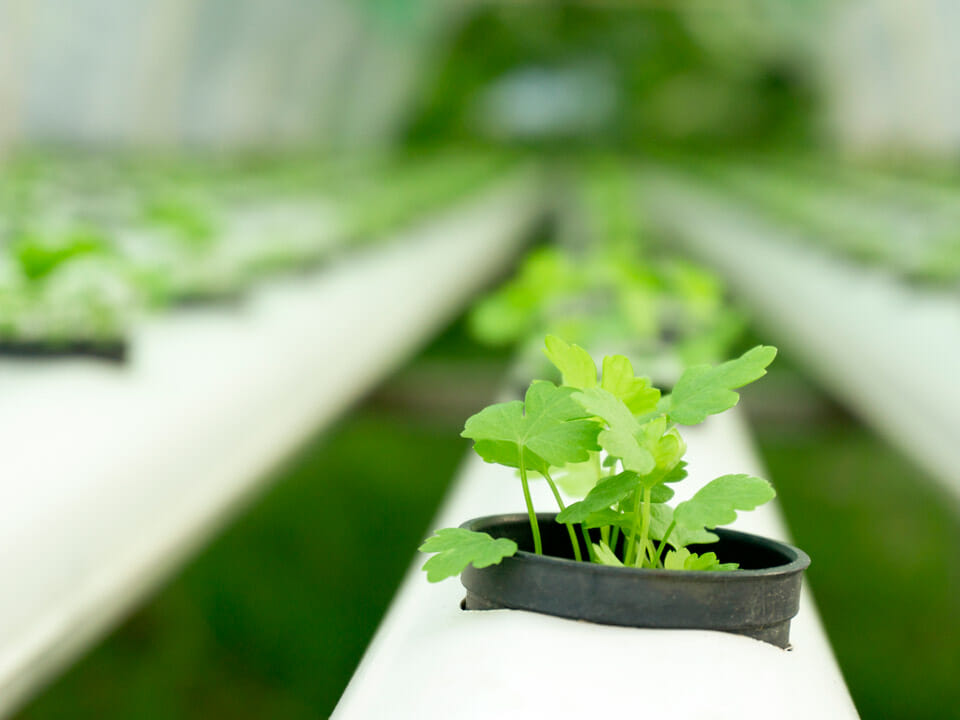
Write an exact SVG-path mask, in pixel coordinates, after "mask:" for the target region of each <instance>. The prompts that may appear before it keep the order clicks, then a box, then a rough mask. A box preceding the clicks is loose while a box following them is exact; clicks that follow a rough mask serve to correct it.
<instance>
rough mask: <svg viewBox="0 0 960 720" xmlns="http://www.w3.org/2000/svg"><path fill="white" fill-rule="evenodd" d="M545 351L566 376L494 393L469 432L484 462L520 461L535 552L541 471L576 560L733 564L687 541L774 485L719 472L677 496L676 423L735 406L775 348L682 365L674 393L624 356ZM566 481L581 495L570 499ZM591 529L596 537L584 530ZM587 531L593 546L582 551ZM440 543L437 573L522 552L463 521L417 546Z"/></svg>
mask: <svg viewBox="0 0 960 720" xmlns="http://www.w3.org/2000/svg"><path fill="white" fill-rule="evenodd" d="M545 353H546V355H547V358H548V359H549V360H550V362H551V363H552V364H553V365H554V366H555V367H556V368H557V369H558V370H559V372H560V374H561V376H562V384H561V385H559V386H558V385H555V384H554V383H552V382H549V381H546V380H534V381H533V383H531V385H530V387H529V389H528V390H527V392H526V395H525V397H524V399H523V400H522V401H521V400H512V401H509V402H503V403H497V404H494V405H491V406H489V407H487V408H484V409H483V410H481V411H480V412H479V413H477V414H476V415H473V416H472V417H470V418H469V419H468V420H467V422H466V425H465V427H464V430H463V433H462V436H463V437H466V438H470V439H472V440H473V441H474V446H473V449H474V450H475V451H476V452H477V454H478V455H480V457H481V458H483V460H485V461H486V462H490V463H497V464H500V465H505V466H507V467H510V468H515V469H516V470H517V472H518V473H519V479H520V485H521V488H522V491H523V498H524V503H525V505H526V509H527V513H528V514H529V517H530V530H531V534H532V538H533V551H534V552H535V553H536V554H538V555H541V554H543V546H542V542H541V537H540V528H539V525H538V523H537V517H536V513H535V511H534V507H533V500H532V497H531V493H530V482H531V480H532V479H533V478H534V477H542V478H543V479H544V480H545V481H546V483H547V484H548V486H549V487H550V490H551V492H552V494H553V496H554V498H555V500H556V503H557V506H558V509H559V514H558V515H557V516H556V521H557V522H559V523H562V524H564V525H566V527H567V531H568V534H569V536H570V544H571V551H572V555H573V557H574V559H575V560H577V561H589V562H594V563H599V564H602V565H611V566H621V567H622V566H626V567H634V568H660V569H667V570H702V571H727V570H736V569H737V567H738V566H737V564H736V563H732V562H721V561H720V560H719V559H718V558H717V556H716V554H715V553H713V552H702V553H696V552H692V551H691V550H690V549H689V546H692V545H703V544H709V543H712V542H716V541H717V540H718V538H717V535H716V534H714V533H712V532H711V530H712V529H713V528H716V527H718V526H721V525H727V524H729V523H732V522H734V521H735V520H736V519H737V512H738V511H742V510H753V509H754V508H756V507H757V506H759V505H762V504H763V503H765V502H767V501H769V500H771V499H773V497H774V496H775V494H776V493H775V492H774V490H773V488H772V487H771V485H770V483H768V482H767V481H766V480H764V479H762V478H758V477H753V476H751V475H746V474H735V475H723V476H722V477H718V478H716V479H714V480H712V481H710V482H709V483H707V484H706V485H704V486H703V487H702V488H701V489H700V490H699V491H697V492H696V493H695V494H694V495H693V497H691V498H690V499H689V500H686V501H684V502H680V503H677V504H676V505H674V506H671V505H670V504H669V502H670V500H671V499H672V498H673V496H674V490H673V486H674V485H675V484H676V483H678V482H680V481H682V480H683V479H684V478H686V476H687V470H686V463H685V462H684V460H683V456H684V453H685V452H686V449H687V446H686V443H685V442H684V440H683V437H682V436H681V435H680V432H679V429H678V428H679V426H683V425H697V424H699V423H702V422H703V421H704V420H706V418H707V417H708V416H710V415H714V414H717V413H721V412H723V411H725V410H728V409H730V408H732V407H733V406H734V405H736V404H737V402H738V400H739V394H738V393H737V392H735V391H736V389H737V388H740V387H743V386H744V385H747V384H749V383H751V382H753V381H754V380H757V379H759V378H760V377H762V376H763V375H765V374H766V368H767V366H768V365H769V364H770V363H771V362H772V361H773V359H774V357H775V356H776V353H777V350H776V348H774V347H770V346H762V345H761V346H757V347H755V348H753V349H751V350H748V351H747V352H746V353H744V354H743V355H741V356H740V357H738V358H736V359H734V360H729V361H727V362H725V363H722V364H720V365H717V366H710V365H695V366H692V367H689V368H687V369H686V370H685V371H684V372H683V374H682V375H681V376H680V379H679V380H678V381H677V383H676V385H675V386H674V388H673V391H672V392H671V393H670V394H669V395H663V394H661V391H660V390H659V389H658V388H656V387H653V386H652V385H651V383H650V380H649V379H648V378H646V377H638V376H636V375H635V374H634V371H633V367H632V365H631V363H630V361H629V360H628V359H627V358H626V357H624V356H623V355H611V356H607V357H605V358H604V359H603V363H602V374H601V375H600V377H599V378H598V373H597V368H596V365H595V363H594V361H593V358H592V357H591V356H590V354H589V353H588V352H587V351H586V350H584V349H583V348H581V347H579V346H577V345H571V344H568V343H566V342H565V341H563V340H561V339H560V338H558V337H555V336H548V337H547V339H546V348H545ZM560 487H563V489H564V490H566V491H567V493H568V495H570V496H573V497H579V498H580V499H578V500H576V501H575V502H572V503H570V504H566V503H565V502H564V500H563V496H562V495H561V493H560ZM591 529H593V530H595V532H594V535H593V536H591V535H590V533H589V531H590V530H591ZM578 535H580V536H581V537H582V538H583V540H584V547H585V548H586V549H587V553H588V556H586V557H585V556H584V555H585V553H584V552H583V551H582V550H581V547H580V542H579V540H578ZM420 550H421V552H424V553H435V554H434V555H433V557H431V558H430V559H428V560H427V562H426V563H425V564H424V566H423V569H424V570H425V571H426V573H427V579H428V580H430V581H431V582H437V581H440V580H443V579H445V578H448V577H453V576H456V575H459V574H460V572H462V571H463V569H464V568H466V566H467V565H469V564H471V563H472V564H473V566H474V567H476V568H483V567H487V566H490V565H494V564H497V563H499V562H500V561H501V560H502V559H503V558H505V557H509V556H511V555H514V554H515V553H516V552H517V551H518V546H517V544H516V543H515V542H514V541H513V540H510V539H508V538H494V537H492V536H490V535H489V534H487V533H481V532H475V531H472V530H467V529H464V528H444V529H441V530H437V531H436V532H435V534H434V535H433V536H432V537H430V538H428V539H427V540H426V541H425V542H424V543H423V545H421V547H420Z"/></svg>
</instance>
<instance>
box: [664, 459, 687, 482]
mask: <svg viewBox="0 0 960 720" xmlns="http://www.w3.org/2000/svg"><path fill="white" fill-rule="evenodd" d="M686 477H687V463H686V461H685V460H681V461H680V462H678V463H677V464H676V465H674V466H673V470H671V471H670V472H668V473H667V474H666V475H664V476H663V482H665V483H674V482H680V481H681V480H683V479H685V478H686Z"/></svg>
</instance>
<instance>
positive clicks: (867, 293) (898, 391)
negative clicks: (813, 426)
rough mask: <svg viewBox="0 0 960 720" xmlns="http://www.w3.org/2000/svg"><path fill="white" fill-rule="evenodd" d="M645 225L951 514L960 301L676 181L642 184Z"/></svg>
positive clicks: (959, 418) (956, 476) (668, 174)
mask: <svg viewBox="0 0 960 720" xmlns="http://www.w3.org/2000/svg"><path fill="white" fill-rule="evenodd" d="M642 202H644V204H645V205H646V206H648V208H649V211H650V213H651V215H652V217H653V221H654V222H655V223H657V224H658V225H660V226H662V227H666V228H669V229H672V230H673V231H674V232H675V234H676V235H677V237H678V239H679V240H680V241H681V242H683V243H684V244H685V245H686V246H687V248H688V249H689V250H690V251H691V252H692V253H693V254H694V255H696V256H698V257H700V258H701V259H702V260H703V261H705V262H706V263H708V264H710V265H711V266H713V267H714V268H716V269H717V271H719V272H720V273H721V274H722V275H724V276H725V277H726V278H727V279H728V281H729V283H730V285H731V287H732V288H733V289H734V290H735V291H736V292H737V293H738V294H739V295H740V296H741V297H742V299H743V300H744V301H745V303H746V304H747V305H748V306H749V307H750V308H751V311H752V312H753V314H754V316H755V317H756V319H757V321H758V322H760V323H761V324H762V325H763V326H764V328H765V329H766V332H767V334H768V335H769V336H770V337H771V338H773V339H774V340H775V341H776V342H778V343H779V344H781V345H782V346H783V347H784V348H785V349H786V350H788V351H789V352H790V353H791V355H792V356H794V357H796V358H798V359H800V360H801V361H803V363H804V365H805V367H807V368H809V370H810V371H811V372H812V373H814V374H815V376H816V377H817V379H818V380H819V381H820V382H822V383H823V385H824V387H826V388H827V389H828V390H829V391H830V392H831V393H832V394H833V395H834V396H836V397H837V398H839V399H841V400H842V401H843V402H845V403H846V404H847V405H848V406H849V407H850V408H851V409H853V410H854V411H856V412H857V413H858V414H859V415H860V416H861V417H862V418H863V419H864V420H865V421H866V422H867V423H869V424H870V425H872V426H873V427H874V428H875V429H876V430H877V431H878V432H880V433H881V434H883V435H884V436H885V437H886V438H887V439H888V440H889V441H890V442H891V443H892V444H894V445H896V446H897V447H899V449H900V450H901V451H903V452H904V453H906V454H907V455H909V456H911V457H912V458H913V460H914V461H915V462H916V463H917V464H918V465H920V466H921V467H924V468H925V469H927V470H928V471H929V472H930V473H932V475H933V476H934V477H935V478H937V479H939V480H940V481H941V483H942V484H943V486H944V487H945V488H946V489H947V491H948V492H949V493H950V495H951V497H952V498H953V500H954V501H955V502H956V503H957V506H958V510H960V443H958V442H957V428H960V380H958V370H960V302H958V301H957V295H956V291H955V290H953V291H950V290H938V289H926V288H922V287H917V286H911V285H908V284H906V283H904V282H902V281H900V280H898V279H897V278H896V277H895V276H893V275H891V274H890V273H887V272H885V271H884V270H882V269H878V268H868V267H863V266H860V265H857V264H855V263H852V262H849V261H846V260H844V259H842V258H839V257H836V256H833V255H831V254H829V253H827V252H825V251H823V250H821V249H818V248H816V247H811V246H810V244H809V243H806V242H804V239H803V238H802V237H801V236H799V235H798V234H797V232H796V231H790V230H787V229H785V228H783V227H780V226H778V225H776V224H775V223H773V222H770V221H765V220H763V219H762V218H760V217H758V216H757V215H756V213H755V212H752V211H751V210H750V209H749V208H748V207H746V206H744V205H743V203H739V202H737V201H734V200H731V199H729V198H725V197H724V196H723V195H722V194H720V193H718V192H717V191H716V190H711V189H708V188H707V187H705V186H702V185H700V184H698V183H696V182H695V181H693V180H691V179H690V178H689V177H688V176H685V175H682V174H680V173H678V172H675V171H671V170H669V169H666V168H659V169H657V170H655V171H652V172H648V173H645V174H644V175H643V182H642Z"/></svg>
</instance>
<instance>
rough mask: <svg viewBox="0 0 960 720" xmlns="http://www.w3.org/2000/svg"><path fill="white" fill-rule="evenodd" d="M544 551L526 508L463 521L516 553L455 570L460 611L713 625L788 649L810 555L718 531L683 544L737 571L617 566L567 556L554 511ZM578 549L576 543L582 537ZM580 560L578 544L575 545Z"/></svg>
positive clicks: (544, 527)
mask: <svg viewBox="0 0 960 720" xmlns="http://www.w3.org/2000/svg"><path fill="white" fill-rule="evenodd" d="M537 517H538V521H539V525H540V533H541V536H542V539H543V552H544V554H543V555H535V554H533V552H532V549H533V539H532V536H531V532H530V522H529V519H528V517H527V515H525V514H516V515H492V516H489V517H482V518H476V519H474V520H470V521H469V522H466V523H464V524H463V525H462V526H461V527H465V528H467V529H469V530H476V531H478V532H485V533H489V534H490V535H492V536H493V537H495V538H503V537H505V538H510V539H511V540H513V541H515V542H516V543H517V545H519V547H520V550H519V552H517V554H516V555H514V556H513V557H508V558H504V559H503V561H502V562H501V563H500V564H499V565H492V566H490V567H486V568H483V569H482V570H478V569H476V568H475V567H473V566H472V565H468V566H467V568H466V570H464V571H463V573H462V574H461V575H460V580H461V582H462V583H463V585H464V587H466V589H467V596H466V599H465V600H464V605H463V607H464V608H465V609H467V610H492V609H496V608H512V609H516V610H531V611H533V612H539V613H545V614H547V615H556V616H559V617H565V618H573V619H576V620H588V621H590V622H595V623H602V624H604V625H626V626H631V627H648V628H687V629H700V630H720V631H723V632H730V633H736V634H738V635H747V636H749V637H752V638H756V639H757V640H763V641H764V642H768V643H771V644H772V645H776V646H777V647H781V648H786V647H788V646H789V644H790V619H791V618H792V617H793V616H794V615H796V614H797V610H798V607H799V603H800V579H801V575H802V573H803V571H804V569H806V568H807V566H809V565H810V558H809V557H808V556H807V555H806V553H804V552H803V551H802V550H799V549H797V548H795V547H793V546H791V545H787V544H786V543H781V542H777V541H775V540H769V539H767V538H764V537H760V536H758V535H749V534H747V533H742V532H735V531H733V530H723V529H718V530H716V531H715V532H716V534H717V535H718V536H719V538H720V540H719V542H716V543H712V544H710V545H700V546H693V545H691V546H690V550H691V551H692V552H715V553H716V554H717V557H718V558H719V559H720V561H721V562H736V563H739V564H740V568H741V569H740V570H735V571H729V572H703V571H691V570H651V569H642V570H639V569H636V568H619V567H609V566H605V565H598V564H596V563H589V562H575V561H574V560H572V559H571V558H572V557H573V552H572V548H571V546H570V536H569V535H568V533H567V529H566V527H564V526H563V525H561V524H560V523H557V522H555V520H554V518H555V517H556V516H555V515H553V514H540V515H538V516H537ZM580 542H581V546H582V544H583V540H582V538H581V539H580ZM582 550H583V552H584V557H586V548H584V547H582Z"/></svg>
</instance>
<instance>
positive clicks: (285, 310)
mask: <svg viewBox="0 0 960 720" xmlns="http://www.w3.org/2000/svg"><path fill="white" fill-rule="evenodd" d="M538 198H539V195H538V190H537V187H536V183H534V182H533V178H532V177H531V176H529V175H526V174H523V175H518V176H516V177H514V178H511V179H509V180H508V181H505V182H503V183H501V184H500V185H498V186H495V187H492V188H491V189H489V190H488V191H486V192H483V193H481V194H479V195H477V196H476V197H475V198H472V199H470V200H469V201H465V202H464V203H462V204H461V205H460V206H458V207H457V208H454V209H451V210H450V211H447V212H445V213H443V214H442V215H439V216H437V217H436V218H435V219H433V220H431V221H429V222H427V223H424V224H422V225H420V226H418V227H417V228H415V229H412V230H410V231H408V232H406V233H404V234H403V235H401V236H398V237H395V238H393V239H392V240H391V241H387V242H385V243H384V244H383V245H382V246H378V247H376V248H372V249H370V250H368V251H364V252H359V253H357V254H355V255H353V256H351V257H349V258H348V259H344V260H342V261H338V262H336V263H334V264H332V265H330V266H329V267H327V268H326V269H324V270H323V271H321V272H318V273H317V274H316V275H314V276H311V277H301V278H293V279H288V280H284V281H282V282H277V283H276V284H274V285H271V286H268V287H262V288H259V289H258V290H257V291H256V292H255V293H253V295H252V297H251V298H250V299H249V301H248V302H246V303H244V304H243V305H241V306H238V307H236V308H232V309H203V310H201V309H196V310H186V311H179V312H170V313H168V314H166V315H164V316H162V317H157V318H154V319H152V320H150V321H149V322H147V323H146V324H145V325H144V326H143V327H142V328H141V329H139V330H138V331H137V332H136V336H135V337H134V338H133V341H132V348H133V356H132V360H131V362H130V363H129V364H128V365H127V366H124V367H114V366H112V365H110V364H109V363H102V362H96V361H83V360H57V361H43V362H39V361H29V362H26V361H25V362H19V361H10V360H5V361H2V362H0V579H2V581H3V583H2V584H3V587H4V592H3V593H2V594H0V714H3V713H6V712H9V711H10V710H11V709H13V708H14V707H15V706H16V705H17V704H18V703H19V702H20V701H21V700H22V699H23V698H24V697H25V695H26V694H27V693H29V692H30V691H31V690H32V689H33V688H35V687H36V686H37V685H38V684H39V683H40V682H42V681H43V680H44V679H46V678H48V677H49V676H50V675H51V674H52V673H54V672H55V671H56V670H57V669H58V668H60V667H62V666H63V665H64V664H65V663H66V662H67V661H69V660H70V659H71V658H72V657H74V656H75V655H76V654H77V653H78V652H79V651H80V650H81V649H82V648H83V647H85V646H86V645H88V644H89V643H90V642H91V641H92V640H93V639H95V638H96V637H97V636H99V635H100V634H101V633H103V632H104V631H105V630H107V629H108V628H109V627H110V625H111V624H112V623H113V622H115V621H116V620H117V619H118V618H119V617H120V616H121V615H122V613H124V612H125V611H126V610H128V609H129V608H130V607H131V605H132V604H133V603H134V602H136V601H137V600H138V599H139V598H141V597H142V596H143V594H144V593H145V592H147V591H148V590H150V589H151V588H153V587H155V586H156V584H157V583H158V582H159V581H160V580H162V579H163V578H164V577H165V576H166V575H168V574H169V572H170V571H171V570H173V569H174V568H175V567H176V566H177V565H178V564H179V563H180V562H181V561H182V560H183V559H184V558H185V557H186V556H187V555H188V554H189V553H190V552H191V551H192V550H193V549H195V548H196V547H197V546H198V545H199V544H200V543H201V542H202V541H203V540H204V539H206V538H207V537H208V536H209V535H210V534H211V533H212V532H213V531H214V530H215V529H216V528H217V527H218V525H219V524H220V523H222V522H223V521H224V520H225V519H226V518H227V517H228V515H229V512H230V511H231V510H233V509H235V508H236V507H237V505H238V504H239V503H241V502H242V501H243V500H244V499H246V498H248V497H249V496H250V494H251V493H253V492H254V491H255V490H256V489H257V488H258V486H259V485H260V484H261V482H262V481H263V480H264V479H265V478H266V477H267V476H268V473H269V471H270V470H271V469H272V468H273V467H274V466H275V465H276V464H277V463H278V462H279V461H280V460H282V459H283V458H284V457H285V456H286V455H287V454H289V453H290V452H291V451H293V450H294V449H295V448H296V447H297V445H298V444H299V443H301V442H303V441H304V440H306V439H307V438H308V437H309V436H311V435H312V434H314V433H316V432H317V431H318V429H320V428H322V427H323V426H324V425H325V424H327V423H329V422H331V421H332V420H333V419H335V418H336V417H337V416H338V414H339V413H340V412H342V411H343V410H344V409H345V408H346V407H347V406H348V405H349V404H350V403H352V402H354V401H355V400H356V399H357V398H359V397H360V396H361V395H362V394H363V393H364V392H365V391H366V390H368V389H369V388H370V387H371V386H372V385H373V384H374V383H375V382H376V381H377V380H378V379H380V378H382V377H383V376H384V375H385V374H386V373H387V372H389V371H390V370H391V369H392V368H394V367H396V366H397V365H398V364H399V363H400V362H401V361H402V360H403V359H404V358H405V357H406V356H408V355H409V354H410V353H411V352H412V351H413V350H414V349H415V348H416V347H417V346H418V345H419V344H420V343H422V342H423V341H425V340H426V339H427V338H429V336H430V335H431V334H432V333H434V332H436V331H437V330H438V329H440V328H441V327H442V326H443V324H444V323H445V322H448V321H449V320H450V319H451V317H452V316H453V315H454V314H455V313H456V312H457V311H458V309H460V308H462V307H463V305H464V304H465V303H466V302H467V301H468V300H469V299H470V297H471V296H472V294H473V293H475V292H476V291H477V290H479V289H480V288H481V287H482V286H483V285H484V284H485V283H488V282H489V281H490V279H491V278H492V277H493V276H495V274H496V273H498V272H502V271H503V269H504V268H505V267H506V266H507V264H508V263H509V261H510V260H511V258H512V257H513V256H514V255H515V254H516V251H517V249H518V247H519V245H520V241H521V240H522V238H523V235H524V230H525V229H526V228H527V227H528V226H529V225H530V223H531V222H532V221H533V220H534V218H535V217H536V215H537V214H538V212H539V207H540V203H539V200H538Z"/></svg>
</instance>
